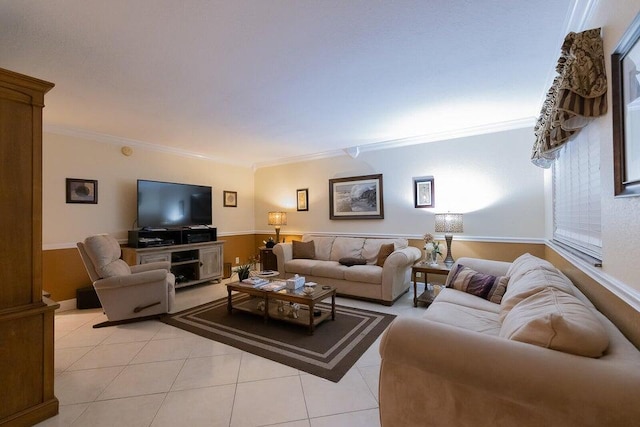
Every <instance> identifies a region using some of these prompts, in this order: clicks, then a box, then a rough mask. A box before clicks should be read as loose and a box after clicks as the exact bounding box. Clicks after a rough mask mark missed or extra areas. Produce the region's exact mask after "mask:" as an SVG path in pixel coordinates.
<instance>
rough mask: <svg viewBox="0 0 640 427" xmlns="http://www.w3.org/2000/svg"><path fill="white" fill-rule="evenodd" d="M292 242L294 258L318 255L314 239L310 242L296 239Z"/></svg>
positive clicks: (307, 257)
mask: <svg viewBox="0 0 640 427" xmlns="http://www.w3.org/2000/svg"><path fill="white" fill-rule="evenodd" d="M291 244H292V245H291V250H292V253H293V259H314V258H315V257H316V249H315V243H313V240H310V241H308V242H299V241H297V240H294V241H293V242H291Z"/></svg>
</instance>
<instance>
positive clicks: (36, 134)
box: [0, 69, 58, 426]
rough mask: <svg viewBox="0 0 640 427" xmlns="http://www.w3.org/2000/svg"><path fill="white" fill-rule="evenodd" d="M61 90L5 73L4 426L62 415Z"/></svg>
mask: <svg viewBox="0 0 640 427" xmlns="http://www.w3.org/2000/svg"><path fill="white" fill-rule="evenodd" d="M52 87H53V84H51V83H48V82H45V81H42V80H38V79H35V78H32V77H28V76H24V75H21V74H18V73H14V72H11V71H8V70H3V69H0V162H2V163H1V164H0V235H1V236H2V239H0V266H1V268H0V361H1V363H0V396H2V399H1V400H2V403H1V404H0V426H5V425H6V426H9V425H11V426H31V425H33V424H36V423H38V422H40V421H42V420H44V419H47V418H49V417H51V416H54V415H55V414H57V413H58V400H57V399H56V397H55V396H54V389H53V381H54V365H53V322H54V311H55V309H56V308H58V304H55V303H53V302H51V301H49V300H48V299H46V298H43V296H42V108H43V107H44V94H45V93H46V92H47V91H49V90H50V89H51V88H52Z"/></svg>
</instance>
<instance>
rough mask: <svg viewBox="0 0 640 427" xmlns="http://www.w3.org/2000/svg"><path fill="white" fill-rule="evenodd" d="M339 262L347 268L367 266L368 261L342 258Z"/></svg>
mask: <svg viewBox="0 0 640 427" xmlns="http://www.w3.org/2000/svg"><path fill="white" fill-rule="evenodd" d="M338 262H339V263H340V264H342V265H346V266H347V267H351V266H352V265H365V264H366V263H367V260H366V259H364V258H353V257H344V258H340V260H339V261H338Z"/></svg>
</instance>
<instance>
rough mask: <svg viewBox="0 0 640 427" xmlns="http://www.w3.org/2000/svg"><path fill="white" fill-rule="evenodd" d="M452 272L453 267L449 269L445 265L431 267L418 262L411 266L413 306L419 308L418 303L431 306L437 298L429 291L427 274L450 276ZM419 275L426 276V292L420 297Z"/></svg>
mask: <svg viewBox="0 0 640 427" xmlns="http://www.w3.org/2000/svg"><path fill="white" fill-rule="evenodd" d="M449 271H451V267H447V266H446V265H445V264H438V265H431V264H429V263H424V262H422V261H418V262H416V263H415V264H413V265H412V266H411V280H413V306H414V307H417V306H418V301H420V302H424V303H425V304H427V306H429V305H430V304H431V303H432V302H433V299H434V298H435V295H434V292H433V290H431V291H430V290H429V281H428V280H427V274H429V273H430V274H441V275H444V276H446V275H448V274H449ZM417 273H422V274H424V292H423V293H421V294H420V295H419V296H418V283H417V277H416V276H417Z"/></svg>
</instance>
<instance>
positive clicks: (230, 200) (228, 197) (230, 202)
mask: <svg viewBox="0 0 640 427" xmlns="http://www.w3.org/2000/svg"><path fill="white" fill-rule="evenodd" d="M222 198H223V206H224V207H227V208H237V207H238V192H237V191H223V195H222Z"/></svg>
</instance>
